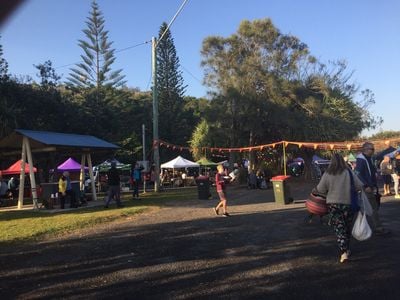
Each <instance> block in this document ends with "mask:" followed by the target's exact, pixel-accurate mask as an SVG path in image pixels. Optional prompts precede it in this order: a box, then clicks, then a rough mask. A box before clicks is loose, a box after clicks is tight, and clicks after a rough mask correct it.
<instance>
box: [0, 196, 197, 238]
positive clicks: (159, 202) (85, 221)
mask: <svg viewBox="0 0 400 300" xmlns="http://www.w3.org/2000/svg"><path fill="white" fill-rule="evenodd" d="M196 193H197V190H196V189H181V190H170V191H166V192H161V193H146V194H144V195H141V200H139V201H138V200H130V201H124V205H125V207H123V208H118V209H116V208H115V209H114V208H113V207H115V206H110V208H109V209H104V208H103V206H99V207H90V208H89V207H88V208H81V209H77V210H72V211H63V212H59V213H49V212H46V211H42V210H39V211H35V210H22V211H4V212H0V243H4V242H5V243H9V242H21V241H29V240H36V239H42V238H44V237H47V236H57V235H62V234H63V233H67V232H75V231H79V230H80V229H82V228H90V227H94V226H96V225H98V224H103V223H110V222H117V221H120V220H123V219H126V218H127V217H129V216H132V215H135V214H138V213H141V212H144V211H146V210H148V209H150V208H151V207H161V206H163V205H164V204H166V203H168V201H171V200H186V199H196V198H197V194H196ZM129 198H131V196H130V195H129Z"/></svg>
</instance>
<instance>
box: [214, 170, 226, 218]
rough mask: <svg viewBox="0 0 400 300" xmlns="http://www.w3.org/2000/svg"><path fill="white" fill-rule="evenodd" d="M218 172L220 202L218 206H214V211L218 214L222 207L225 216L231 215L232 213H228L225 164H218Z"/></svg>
mask: <svg viewBox="0 0 400 300" xmlns="http://www.w3.org/2000/svg"><path fill="white" fill-rule="evenodd" d="M217 171H218V172H217V174H216V175H215V185H216V186H217V193H218V196H219V203H218V205H217V206H216V207H214V208H213V210H214V212H215V214H216V215H219V209H220V208H221V207H222V210H223V214H222V215H223V216H224V217H229V216H230V214H228V211H227V205H226V202H227V199H226V183H225V179H224V175H225V174H224V166H223V165H218V166H217Z"/></svg>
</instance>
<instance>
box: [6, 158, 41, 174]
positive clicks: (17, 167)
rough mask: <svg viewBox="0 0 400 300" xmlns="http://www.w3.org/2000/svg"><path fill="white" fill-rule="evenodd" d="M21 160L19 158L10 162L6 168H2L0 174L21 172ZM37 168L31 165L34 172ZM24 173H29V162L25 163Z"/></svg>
mask: <svg viewBox="0 0 400 300" xmlns="http://www.w3.org/2000/svg"><path fill="white" fill-rule="evenodd" d="M21 162H22V160H21V159H20V160H19V161H17V162H15V163H14V164H12V165H11V166H10V167H9V168H8V169H6V170H2V171H1V174H2V175H17V174H19V173H20V172H21ZM36 171H37V169H36V168H35V167H33V172H36ZM25 173H29V164H28V163H25Z"/></svg>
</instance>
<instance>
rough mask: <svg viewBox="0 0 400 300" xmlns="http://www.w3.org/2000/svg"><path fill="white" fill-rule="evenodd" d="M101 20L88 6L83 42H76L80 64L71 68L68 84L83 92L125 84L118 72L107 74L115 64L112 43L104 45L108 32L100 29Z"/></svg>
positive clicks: (102, 23) (102, 24)
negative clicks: (81, 51) (81, 89)
mask: <svg viewBox="0 0 400 300" xmlns="http://www.w3.org/2000/svg"><path fill="white" fill-rule="evenodd" d="M104 23H105V22H104V18H103V14H102V12H101V11H100V10H99V6H98V5H97V3H96V2H95V1H93V2H92V11H91V12H90V16H89V17H87V21H86V25H87V28H86V29H84V30H83V33H84V34H85V36H86V40H83V39H81V40H79V44H78V45H79V47H81V48H82V50H83V51H84V54H82V55H81V58H82V60H83V61H82V62H80V63H78V64H77V65H76V67H75V68H71V73H70V74H69V75H70V77H68V78H67V79H68V84H69V85H72V86H77V87H81V88H82V87H83V88H93V87H94V88H96V89H97V90H99V89H100V88H101V87H104V86H105V87H120V86H122V85H124V84H125V82H126V81H124V77H125V76H124V75H121V72H122V70H121V69H119V70H117V71H112V70H111V65H112V64H113V63H114V61H115V56H114V52H115V49H112V48H111V45H112V43H113V42H109V41H108V31H107V30H105V29H104Z"/></svg>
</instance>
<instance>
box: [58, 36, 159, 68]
mask: <svg viewBox="0 0 400 300" xmlns="http://www.w3.org/2000/svg"><path fill="white" fill-rule="evenodd" d="M150 42H151V41H145V42H142V43H139V44H136V45H132V46H129V47H126V48H122V49H118V50H115V53H120V52H123V51H127V50H130V49H133V48H136V47H139V46H142V45H145V44H148V43H150ZM100 61H104V59H101V60H100ZM79 63H81V61H79V62H75V63H71V64H66V65H62V66H59V67H55V68H54V69H55V70H57V69H61V68H65V67H69V66H73V65H77V64H79Z"/></svg>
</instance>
